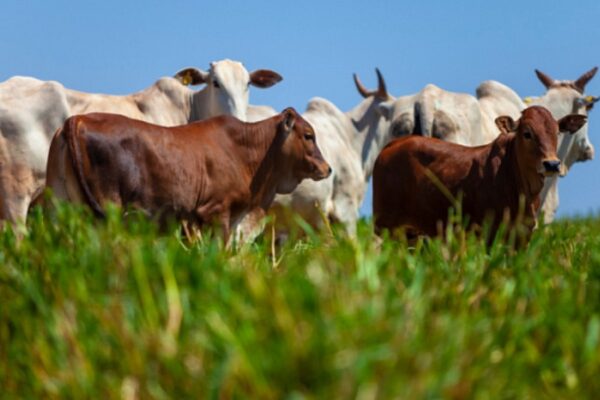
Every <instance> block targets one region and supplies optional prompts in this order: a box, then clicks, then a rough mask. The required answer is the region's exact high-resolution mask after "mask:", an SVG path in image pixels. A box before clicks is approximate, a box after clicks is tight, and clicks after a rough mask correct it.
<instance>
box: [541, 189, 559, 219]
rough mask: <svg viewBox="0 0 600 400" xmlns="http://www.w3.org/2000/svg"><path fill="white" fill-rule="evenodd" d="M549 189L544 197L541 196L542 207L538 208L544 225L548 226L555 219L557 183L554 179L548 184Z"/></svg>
mask: <svg viewBox="0 0 600 400" xmlns="http://www.w3.org/2000/svg"><path fill="white" fill-rule="evenodd" d="M549 185H550V187H549V188H548V190H547V191H546V188H544V191H545V192H546V193H542V194H545V195H544V196H542V206H541V207H540V213H543V216H544V221H543V222H544V224H549V223H551V222H552V221H554V218H555V217H556V210H557V208H558V182H557V180H556V179H555V178H554V179H552V181H551V183H550V184H549Z"/></svg>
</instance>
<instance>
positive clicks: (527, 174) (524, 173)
mask: <svg viewBox="0 0 600 400" xmlns="http://www.w3.org/2000/svg"><path fill="white" fill-rule="evenodd" d="M507 140H508V143H507V153H508V154H507V156H508V157H509V158H510V163H509V165H516V166H517V168H514V169H513V174H514V179H515V182H517V186H518V188H519V190H518V192H519V193H518V194H517V200H518V196H520V195H521V194H522V195H524V196H525V202H526V204H525V207H526V208H525V210H528V209H529V208H530V207H531V205H532V203H533V202H534V201H535V199H536V198H537V197H538V196H539V194H540V192H541V191H542V188H543V186H544V177H543V176H540V174H539V173H538V172H537V168H536V166H535V165H534V166H531V165H527V163H526V162H524V160H523V159H522V158H521V157H519V154H518V149H517V136H516V135H515V134H510V137H508V138H507ZM532 170H533V171H535V172H534V173H532V172H531V171H532Z"/></svg>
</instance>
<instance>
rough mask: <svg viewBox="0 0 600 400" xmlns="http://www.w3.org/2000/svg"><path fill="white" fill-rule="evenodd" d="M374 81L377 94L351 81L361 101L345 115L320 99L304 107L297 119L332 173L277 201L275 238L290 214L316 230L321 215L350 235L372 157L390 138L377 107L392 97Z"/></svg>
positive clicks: (372, 161)
mask: <svg viewBox="0 0 600 400" xmlns="http://www.w3.org/2000/svg"><path fill="white" fill-rule="evenodd" d="M377 78H378V89H377V90H374V91H369V90H367V89H365V87H364V86H363V85H362V84H361V83H360V81H359V80H358V78H357V77H356V75H355V76H354V81H355V83H356V87H357V89H358V91H359V93H360V94H361V95H362V96H363V98H364V100H363V101H362V102H360V103H359V104H358V105H357V106H356V107H355V108H353V109H352V110H350V111H348V112H346V113H344V112H342V111H340V110H339V109H338V108H337V107H336V106H335V105H334V104H332V103H331V102H330V101H328V100H325V99H322V98H314V99H312V100H311V101H310V102H309V103H308V106H307V109H306V112H304V114H302V116H303V117H304V118H305V119H306V120H307V121H308V122H309V123H310V124H311V125H312V127H313V128H314V130H315V133H316V137H317V142H318V144H319V148H320V149H321V152H322V154H323V157H324V158H325V159H326V160H327V162H328V163H329V165H331V168H332V169H333V173H332V174H331V176H330V177H329V178H327V179H325V180H322V181H319V182H314V181H312V182H308V181H303V182H302V183H301V184H300V185H298V187H297V188H296V190H294V192H292V193H291V194H289V195H278V196H276V198H275V202H274V205H273V207H272V209H271V210H272V212H273V213H274V215H275V225H276V227H277V230H278V233H279V234H283V235H284V234H285V231H286V230H287V228H289V224H290V223H291V221H290V219H289V217H290V215H291V213H290V211H293V212H294V213H298V214H299V215H300V216H301V217H302V218H303V219H304V220H305V221H306V222H308V223H309V224H310V225H312V226H313V227H319V226H321V224H322V222H323V216H324V217H325V218H328V219H329V220H330V221H335V222H341V223H343V224H344V225H345V228H346V230H347V231H348V233H350V234H354V233H355V229H356V221H357V219H358V210H359V207H360V204H361V203H362V201H363V197H364V195H365V192H366V188H367V183H368V180H369V177H370V176H371V173H372V171H373V165H374V163H375V158H376V157H377V155H378V154H379V152H380V150H381V149H382V148H383V146H385V144H386V143H388V142H389V140H390V138H391V137H390V134H389V129H388V127H389V126H388V121H387V120H386V119H385V118H384V117H383V116H382V115H381V113H380V111H379V105H380V104H381V103H382V102H386V101H391V100H393V97H392V96H390V95H389V94H388V93H387V90H386V88H385V82H384V80H383V77H382V75H381V73H380V72H379V70H377ZM321 213H322V214H323V216H322V214H321Z"/></svg>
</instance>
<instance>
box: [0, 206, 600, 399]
mask: <svg viewBox="0 0 600 400" xmlns="http://www.w3.org/2000/svg"><path fill="white" fill-rule="evenodd" d="M28 227H29V233H28V234H26V235H25V236H24V237H23V238H22V240H20V241H18V240H17V239H16V237H15V235H14V234H13V233H12V231H11V230H10V229H8V230H5V231H3V232H2V233H0V304H1V305H0V387H1V388H2V389H1V391H0V397H2V398H119V397H121V398H126V399H133V398H156V399H162V398H165V399H166V398H179V399H181V398H255V399H270V398H272V399H279V398H289V399H300V398H324V399H326V398H327V399H332V398H340V399H344V398H359V399H374V398H411V399H414V398H453V399H462V398H520V399H523V398H532V399H540V398H578V399H581V398H594V396H596V395H597V393H600V381H599V380H598V376H600V343H599V341H600V218H598V217H589V218H579V219H571V220H560V221H557V222H555V223H554V224H551V225H549V226H545V227H543V228H541V229H538V230H537V231H535V233H534V235H533V238H532V240H531V242H530V244H529V246H528V247H527V248H526V249H523V250H519V251H513V250H511V248H510V246H509V245H507V244H506V243H503V242H500V241H497V242H496V243H494V244H493V246H492V247H491V248H490V249H489V250H486V247H485V245H484V243H483V240H481V239H479V238H477V237H474V236H472V235H470V234H467V233H465V232H464V231H463V230H462V229H460V226H458V225H455V226H454V227H453V228H451V229H449V230H448V231H447V236H446V238H445V241H440V240H430V241H427V242H422V241H420V242H417V244H416V245H415V246H414V247H411V248H409V247H408V246H407V244H406V243H402V242H393V241H390V240H387V239H385V240H383V241H382V242H379V241H378V240H377V239H376V238H375V236H374V235H373V233H372V232H373V228H372V225H371V222H370V221H369V220H362V221H361V222H360V223H359V226H358V239H356V240H352V239H349V238H348V237H347V236H346V235H345V234H343V233H342V229H338V228H336V227H333V230H332V231H325V232H322V233H314V232H312V231H310V228H308V227H307V228H306V230H307V232H308V234H307V235H306V237H305V238H304V239H302V240H294V239H293V240H290V241H289V242H288V243H287V244H286V245H284V246H283V247H281V248H276V249H274V248H273V247H272V244H271V243H270V241H269V240H268V238H266V237H264V238H261V239H259V240H258V242H256V243H254V244H252V245H249V246H247V247H244V248H241V249H225V248H224V247H223V245H222V244H221V243H220V241H219V240H216V239H212V238H211V237H209V236H204V237H203V238H202V240H198V241H197V242H195V243H193V244H192V243H189V242H187V241H186V240H184V239H182V238H181V237H180V235H179V233H178V232H177V230H176V229H174V230H170V231H168V232H167V233H162V234H159V233H158V232H156V229H155V227H154V224H152V223H150V222H148V221H146V220H144V219H143V218H141V217H139V218H138V217H136V216H133V217H130V218H128V219H127V220H126V221H123V219H122V218H121V217H120V216H119V213H118V212H116V211H115V210H112V211H111V210H109V213H108V217H107V219H106V221H98V220H95V219H94V218H93V217H92V215H91V212H90V211H89V210H83V209H80V208H77V207H75V206H71V205H69V206H61V207H59V208H58V209H57V210H56V211H54V212H42V211H41V210H39V209H37V210H34V213H33V215H32V217H31V218H30V220H29V221H28Z"/></svg>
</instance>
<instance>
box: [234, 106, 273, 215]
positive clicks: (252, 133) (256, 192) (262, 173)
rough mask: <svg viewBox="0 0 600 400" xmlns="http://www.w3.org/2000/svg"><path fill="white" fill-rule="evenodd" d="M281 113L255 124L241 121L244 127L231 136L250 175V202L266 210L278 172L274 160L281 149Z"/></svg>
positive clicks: (270, 200)
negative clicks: (279, 124) (279, 125)
mask: <svg viewBox="0 0 600 400" xmlns="http://www.w3.org/2000/svg"><path fill="white" fill-rule="evenodd" d="M280 119H281V116H279V115H278V116H276V117H273V118H269V119H267V120H264V121H260V122H256V123H245V122H240V123H243V124H244V129H242V130H240V131H237V130H234V132H237V133H236V134H234V135H233V136H232V139H233V141H234V142H235V144H236V148H237V151H238V153H239V154H240V156H241V157H242V160H244V164H245V165H246V168H247V171H248V174H249V176H250V178H251V181H250V182H251V183H250V192H251V196H252V202H253V203H256V204H253V205H260V206H261V207H263V208H264V209H267V208H268V206H269V205H270V203H271V202H272V200H273V198H274V197H275V193H276V190H277V177H278V171H277V170H276V163H275V160H276V158H277V152H278V151H279V150H280V149H281V144H282V143H281V141H280V140H279V139H283V137H279V136H278V133H279V129H278V122H279V121H280Z"/></svg>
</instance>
